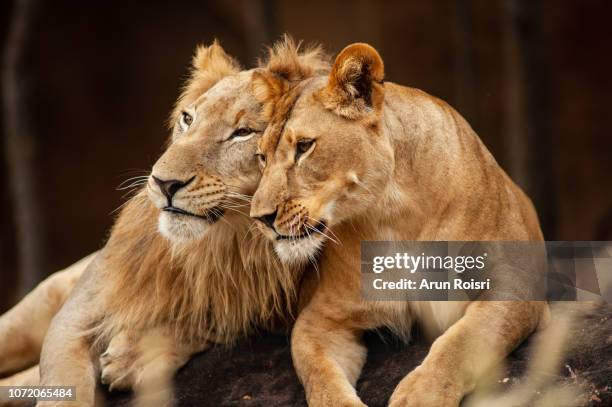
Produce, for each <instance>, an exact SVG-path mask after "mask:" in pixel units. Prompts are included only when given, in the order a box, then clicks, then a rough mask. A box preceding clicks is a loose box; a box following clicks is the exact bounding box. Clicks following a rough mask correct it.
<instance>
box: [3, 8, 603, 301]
mask: <svg viewBox="0 0 612 407" xmlns="http://www.w3.org/2000/svg"><path fill="white" fill-rule="evenodd" d="M611 10H612V3H610V2H609V1H607V0H601V1H596V0H589V1H579V0H567V1H563V2H559V1H553V0H533V1H513V0H479V1H462V0H435V1H399V0H398V1H391V0H387V1H384V2H383V1H330V0H327V1H323V0H316V1H309V2H297V1H281V0H253V1H248V0H230V1H223V0H214V1H191V2H189V1H185V2H163V3H162V2H159V3H156V2H151V1H130V2H125V1H116V0H104V1H101V0H90V1H80V0H71V1H70V0H55V1H42V0H38V1H35V0H18V1H4V2H1V3H0V41H1V43H2V44H3V45H2V53H1V54H0V62H1V66H2V82H1V85H0V86H1V91H2V109H3V114H2V116H0V120H1V126H0V129H1V130H0V131H1V132H2V133H1V134H2V143H0V166H1V172H0V182H1V185H2V187H3V188H2V195H1V198H0V310H5V309H7V307H8V306H10V305H11V304H12V303H13V302H14V301H16V300H17V299H18V298H19V297H20V296H21V295H23V293H24V292H26V291H27V290H28V289H30V288H31V287H32V285H33V284H35V282H36V281H38V280H40V279H41V278H43V277H44V276H46V275H48V274H49V273H51V272H53V271H56V270H58V269H60V268H63V267H66V266H68V265H70V264H71V263H73V262H75V261H76V260H78V259H80V258H81V257H83V256H84V255H86V254H88V253H90V252H92V251H94V250H96V249H98V248H100V247H101V245H102V244H103V242H104V239H105V237H106V235H107V233H108V230H109V227H110V226H111V224H112V220H113V215H111V212H112V211H113V210H114V209H115V208H117V207H118V206H119V205H120V204H121V203H122V202H123V201H124V199H123V198H122V194H123V193H122V191H118V190H117V186H118V185H119V184H120V183H121V181H123V180H125V179H127V178H129V177H130V176H134V175H142V174H143V173H144V172H145V171H146V170H148V169H149V168H150V166H151V165H152V164H153V163H154V162H155V160H156V158H157V157H158V156H159V154H160V153H161V151H162V146H163V144H164V141H165V138H166V137H167V133H168V132H167V130H166V128H165V121H166V117H167V113H168V112H169V111H170V109H171V107H172V105H173V103H174V100H175V98H176V96H177V95H178V91H179V87H180V85H181V83H182V80H183V79H184V77H185V74H186V73H187V67H188V63H189V61H190V58H191V54H192V51H193V49H194V48H195V46H196V44H198V43H206V44H207V43H210V42H211V41H212V40H213V39H214V38H218V39H219V40H220V41H221V43H222V45H223V46H224V48H225V49H226V51H228V52H229V53H230V54H231V55H234V56H235V57H237V58H238V59H239V60H240V61H241V62H242V63H243V65H244V66H247V67H250V66H252V65H253V64H254V63H255V61H256V58H257V56H258V55H261V52H262V50H263V46H264V44H269V43H271V42H272V41H274V40H275V39H277V38H278V37H279V36H280V34H281V33H283V32H289V33H291V34H292V35H293V36H294V37H296V38H297V39H303V40H305V41H306V42H312V41H314V42H319V43H321V44H323V45H324V46H325V47H326V48H327V49H328V50H329V51H330V52H337V51H339V50H340V49H342V47H344V46H345V45H347V44H349V43H350V42H354V41H366V42H369V43H371V44H372V45H374V46H375V47H376V48H377V49H378V50H379V51H380V53H381V54H382V56H383V59H384V61H385V65H386V78H387V79H388V80H390V81H394V82H398V83H401V84H404V85H409V86H414V87H418V88H421V89H423V90H425V91H427V92H429V93H431V94H434V95H436V96H438V97H441V98H442V99H445V100H446V101H448V102H449V103H450V104H451V105H453V106H454V107H455V108H456V109H457V110H458V111H459V112H460V113H462V114H463V115H464V116H465V117H466V118H467V120H468V121H469V122H470V123H471V125H472V126H473V127H474V129H475V130H476V132H477V133H478V134H479V135H480V137H481V138H482V139H483V140H484V142H485V144H486V145H487V146H488V147H489V148H490V150H491V151H492V152H493V154H494V155H495V157H496V158H497V160H498V161H499V162H500V164H501V165H502V167H503V168H504V169H506V171H507V172H509V174H510V175H511V176H512V177H513V178H514V179H515V180H516V181H517V182H518V183H519V184H520V185H521V186H522V187H523V188H524V189H525V190H526V191H527V193H528V194H529V195H530V196H531V197H532V199H533V200H534V202H535V204H536V207H537V209H538V212H539V214H540V217H541V220H542V226H543V229H544V233H545V236H546V238H547V239H548V240H612V188H611V186H612V182H611V181H610V177H611V176H612V163H611V161H612V156H611V152H612V139H611V137H610V130H609V128H610V124H609V122H610V116H609V115H610V114H611V113H610V112H609V109H610V103H609V100H610V99H609V98H610V95H611V94H612V82H611V80H610V68H611V66H612V65H611V58H612V56H611V52H610V50H611V48H610V41H611V40H612V35H611V29H610V21H612V18H611V17H612V13H611Z"/></svg>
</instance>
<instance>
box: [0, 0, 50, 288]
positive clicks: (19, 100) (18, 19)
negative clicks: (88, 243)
mask: <svg viewBox="0 0 612 407" xmlns="http://www.w3.org/2000/svg"><path fill="white" fill-rule="evenodd" d="M35 7H36V2H35V0H17V1H15V3H14V4H13V14H12V17H11V20H10V26H9V31H8V35H7V42H6V44H5V47H4V50H5V55H4V66H3V70H2V81H3V87H2V90H3V94H2V98H3V106H4V125H5V138H4V140H5V154H6V161H7V166H8V170H9V173H8V179H9V183H10V185H9V188H8V190H9V191H10V194H11V196H12V200H13V208H14V210H13V212H14V219H15V228H16V240H17V242H16V246H17V247H18V256H17V264H18V265H19V278H18V281H19V293H20V294H25V293H26V292H28V291H29V290H30V289H31V288H32V287H34V286H35V285H36V283H38V281H40V279H41V278H42V277H43V272H42V270H43V245H42V238H43V236H44V231H43V230H42V222H41V212H40V206H39V204H38V203H39V202H40V197H41V195H40V194H39V193H38V192H39V191H38V188H37V187H36V176H35V167H36V166H35V151H36V140H35V137H34V135H33V134H32V129H31V126H30V125H29V123H31V121H32V116H31V115H30V114H28V112H27V110H28V109H27V104H26V97H25V95H26V93H27V85H28V83H27V74H26V72H27V71H26V64H25V63H24V59H25V52H26V50H27V49H28V44H29V40H30V31H31V28H32V19H33V14H34V11H35Z"/></svg>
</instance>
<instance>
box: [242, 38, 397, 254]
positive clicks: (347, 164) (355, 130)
mask: <svg viewBox="0 0 612 407" xmlns="http://www.w3.org/2000/svg"><path fill="white" fill-rule="evenodd" d="M383 71H384V69H383V62H382V59H381V57H380V55H379V54H378V52H376V50H375V49H374V48H372V47H370V46H369V45H366V44H353V45H350V46H348V47H347V48H345V49H344V50H343V51H342V52H341V53H340V54H339V55H338V56H337V58H336V60H335V62H334V65H333V68H332V70H331V72H330V74H329V76H319V77H316V78H312V79H308V80H306V81H304V82H303V83H301V84H300V85H299V86H297V87H294V88H292V89H289V90H286V91H285V92H279V91H277V90H278V89H283V86H282V79H279V78H276V77H274V76H271V75H267V76H266V77H264V78H259V79H258V85H257V86H258V88H260V90H259V91H258V94H259V95H260V97H261V98H262V99H263V100H264V103H266V104H268V105H270V106H273V108H271V109H270V111H271V112H272V113H271V115H272V117H271V119H270V124H269V126H268V128H267V130H266V133H265V135H264V137H263V138H262V139H261V141H260V146H259V150H258V157H259V161H260V166H261V168H262V169H263V177H262V179H261V182H260V184H259V187H258V189H257V192H256V193H255V195H254V197H253V201H252V205H251V216H252V217H254V218H256V219H258V220H259V221H260V222H259V223H260V224H261V225H263V231H264V233H265V234H266V235H267V236H268V237H270V238H271V239H273V240H274V242H275V249H276V251H277V253H278V255H279V256H280V257H281V259H282V260H283V261H286V262H293V261H296V260H297V261H301V260H305V259H308V258H312V256H313V255H314V254H316V252H317V251H318V249H319V248H320V247H321V245H322V243H323V242H324V241H325V240H326V239H327V238H330V239H333V236H330V233H331V230H330V228H331V227H333V226H334V225H336V224H339V223H341V222H343V221H345V220H347V219H354V218H355V217H358V216H360V215H362V214H365V213H366V212H367V210H368V208H370V207H371V206H372V205H375V204H376V202H377V200H378V199H379V197H380V196H381V192H382V191H383V189H384V188H385V186H386V185H387V183H388V181H389V179H390V178H391V177H392V175H393V168H394V154H393V146H392V145H391V143H390V141H389V139H388V138H386V137H382V136H381V111H382V105H383V100H384V86H383V85H382V80H383ZM262 89H263V90H262Z"/></svg>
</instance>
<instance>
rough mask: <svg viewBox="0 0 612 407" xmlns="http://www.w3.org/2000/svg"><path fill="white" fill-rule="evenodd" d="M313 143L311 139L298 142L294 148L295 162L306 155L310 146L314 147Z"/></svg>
mask: <svg viewBox="0 0 612 407" xmlns="http://www.w3.org/2000/svg"><path fill="white" fill-rule="evenodd" d="M314 142H315V141H314V140H312V139H303V140H300V141H298V143H297V146H296V148H295V161H297V160H298V159H299V158H300V157H301V156H302V155H303V154H305V153H307V152H308V151H309V150H310V149H311V148H312V146H314Z"/></svg>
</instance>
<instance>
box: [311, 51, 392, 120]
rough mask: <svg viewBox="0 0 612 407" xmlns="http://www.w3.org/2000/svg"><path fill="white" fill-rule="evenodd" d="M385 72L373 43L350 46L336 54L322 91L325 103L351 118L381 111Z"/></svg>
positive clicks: (338, 112)
mask: <svg viewBox="0 0 612 407" xmlns="http://www.w3.org/2000/svg"><path fill="white" fill-rule="evenodd" d="M384 71H385V68H384V64H383V61H382V58H381V57H380V55H379V54H378V52H377V51H376V50H375V49H374V48H373V47H372V46H370V45H368V44H363V43H356V44H351V45H349V46H348V47H346V48H344V49H343V50H342V51H341V52H340V54H338V56H337V57H336V60H335V62H334V65H333V67H332V70H331V73H330V74H329V79H328V82H327V86H326V87H325V88H324V89H323V90H322V92H321V94H320V96H321V99H322V101H323V103H324V105H325V106H326V107H327V108H328V109H330V110H333V111H335V112H336V113H337V114H339V115H341V116H344V117H347V118H349V119H355V118H357V117H359V116H361V115H363V114H367V113H371V112H373V111H374V112H376V111H378V110H380V107H381V104H382V100H383V96H384V86H383V79H384V76H385V72H384Z"/></svg>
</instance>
